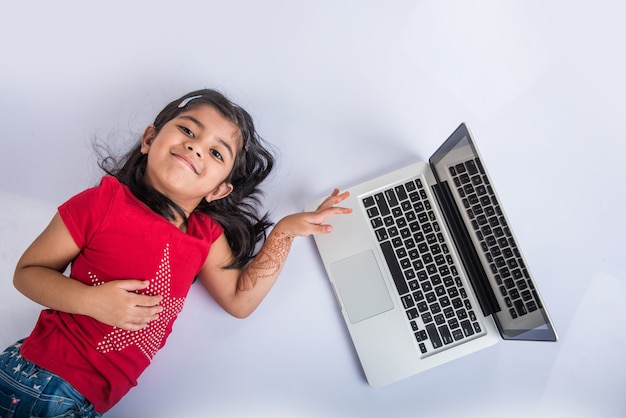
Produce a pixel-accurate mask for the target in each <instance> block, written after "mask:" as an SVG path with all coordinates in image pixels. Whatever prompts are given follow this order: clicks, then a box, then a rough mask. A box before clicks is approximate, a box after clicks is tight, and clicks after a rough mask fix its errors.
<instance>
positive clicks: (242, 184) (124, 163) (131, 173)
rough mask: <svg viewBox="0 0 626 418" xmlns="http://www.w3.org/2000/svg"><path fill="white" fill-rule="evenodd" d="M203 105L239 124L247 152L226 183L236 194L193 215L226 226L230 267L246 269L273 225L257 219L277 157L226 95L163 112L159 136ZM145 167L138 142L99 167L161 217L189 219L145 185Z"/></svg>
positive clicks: (206, 93) (205, 95)
mask: <svg viewBox="0 0 626 418" xmlns="http://www.w3.org/2000/svg"><path fill="white" fill-rule="evenodd" d="M200 105H209V106H212V107H213V108H215V109H216V110H217V111H219V112H220V113H221V114H222V116H224V117H225V118H226V119H228V120H229V121H231V122H232V123H234V124H236V125H237V126H238V127H239V131H240V133H241V139H242V143H243V149H242V150H241V151H240V152H237V154H236V159H235V164H234V166H233V169H232V171H231V173H230V176H229V178H228V179H227V180H226V181H227V182H229V183H230V184H232V185H233V191H232V192H231V193H230V194H229V195H228V196H226V197H225V198H222V199H218V200H215V201H213V202H207V201H206V200H204V199H203V200H202V202H200V204H199V205H198V206H197V207H196V209H195V211H200V212H204V213H206V214H208V215H210V216H211V217H212V218H213V219H215V220H216V221H217V222H219V223H220V224H221V225H222V227H223V228H224V235H225V236H226V239H227V240H228V243H229V245H230V247H231V250H232V252H233V255H234V260H233V262H232V264H231V265H230V266H228V267H229V268H242V267H244V266H245V265H246V264H247V263H248V262H249V261H250V260H251V259H252V258H253V257H254V255H255V253H256V247H257V244H258V243H259V242H260V241H261V240H264V239H265V237H266V233H267V229H268V228H269V227H270V226H271V225H272V222H270V221H269V218H268V214H267V213H265V214H263V215H261V214H259V212H258V209H257V206H258V205H260V200H259V196H260V194H261V191H260V189H259V184H260V183H261V182H262V181H263V180H265V178H266V177H267V176H268V175H269V174H270V172H271V170H272V168H273V166H274V156H273V154H272V152H271V151H270V149H269V145H268V144H266V143H264V141H263V139H262V138H261V137H260V136H259V134H258V133H257V132H256V130H255V128H254V123H253V121H252V117H251V116H250V114H249V113H248V112H246V111H245V110H244V109H243V108H241V107H239V106H238V105H236V104H235V103H233V102H231V101H230V100H228V99H227V98H226V97H225V96H224V95H223V94H222V93H220V92H218V91H215V90H210V89H204V90H197V91H193V92H191V93H188V94H186V95H184V96H182V97H181V98H179V99H176V100H174V101H172V102H170V103H169V104H168V105H167V106H165V108H163V110H162V111H161V112H160V113H159V114H158V115H157V117H156V118H155V120H154V128H155V134H158V133H159V131H160V130H161V128H162V127H163V125H165V124H166V123H167V122H169V121H170V120H172V119H173V118H175V117H176V116H178V115H179V114H180V113H182V112H185V111H188V110H190V109H193V108H194V107H196V106H200ZM147 161H148V159H147V155H145V154H142V153H141V142H139V143H138V144H137V145H136V146H134V147H133V148H132V149H131V150H130V151H129V152H128V153H126V155H124V156H123V157H122V158H121V159H119V160H118V159H117V158H115V157H113V156H111V155H107V156H102V155H101V157H100V159H99V162H98V165H99V166H100V168H101V169H102V170H104V171H105V172H106V173H107V174H109V175H112V176H114V177H116V178H117V179H118V180H119V182H120V183H122V184H125V185H127V186H128V187H129V189H130V190H131V192H132V193H133V194H134V195H135V196H137V198H138V199H139V200H141V201H142V202H143V203H145V204H146V205H147V206H148V207H149V208H150V209H152V210H153V211H155V212H156V213H158V214H159V215H161V216H163V217H165V218H166V219H168V220H172V219H175V213H178V214H180V215H181V216H182V218H183V219H186V215H185V213H184V211H183V210H182V208H180V207H179V206H178V205H177V204H176V203H174V202H173V201H172V200H170V199H169V198H168V197H166V196H165V195H163V194H162V193H160V192H158V191H157V190H155V189H154V188H152V187H151V186H150V185H149V184H148V183H147V182H146V180H145V176H144V174H145V170H146V164H147Z"/></svg>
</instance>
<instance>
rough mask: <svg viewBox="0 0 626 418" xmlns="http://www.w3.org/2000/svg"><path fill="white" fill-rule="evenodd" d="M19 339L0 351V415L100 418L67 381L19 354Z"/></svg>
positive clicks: (19, 417)
mask: <svg viewBox="0 0 626 418" xmlns="http://www.w3.org/2000/svg"><path fill="white" fill-rule="evenodd" d="M21 345H22V342H21V341H18V342H17V343H15V344H14V345H12V346H11V347H9V348H7V349H6V350H5V351H4V352H3V353H2V354H0V417H2V418H22V417H24V418H31V417H75V418H80V417H87V418H92V417H100V416H101V415H100V414H99V413H97V412H96V411H94V410H93V405H92V404H91V403H90V402H89V401H87V400H86V399H85V398H84V397H83V396H82V395H81V394H80V393H79V392H78V391H77V390H76V389H74V388H73V387H72V386H71V385H70V384H69V383H67V382H66V381H65V380H63V379H61V378H60V377H59V376H57V375H56V374H54V373H51V372H49V371H47V370H45V369H42V368H41V367H39V366H37V365H36V364H34V363H32V362H31V361H28V360H26V359H25V358H24V357H22V356H21V355H20V346H21Z"/></svg>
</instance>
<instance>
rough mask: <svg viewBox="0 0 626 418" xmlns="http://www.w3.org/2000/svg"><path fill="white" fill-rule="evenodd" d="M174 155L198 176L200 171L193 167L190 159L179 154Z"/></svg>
mask: <svg viewBox="0 0 626 418" xmlns="http://www.w3.org/2000/svg"><path fill="white" fill-rule="evenodd" d="M172 155H173V156H174V157H176V158H177V159H179V160H180V161H182V162H183V163H184V164H185V165H186V166H187V167H189V169H190V170H191V171H193V172H194V173H195V174H198V170H196V166H195V165H193V162H192V161H191V160H190V159H188V158H187V157H185V156H184V155H179V154H172Z"/></svg>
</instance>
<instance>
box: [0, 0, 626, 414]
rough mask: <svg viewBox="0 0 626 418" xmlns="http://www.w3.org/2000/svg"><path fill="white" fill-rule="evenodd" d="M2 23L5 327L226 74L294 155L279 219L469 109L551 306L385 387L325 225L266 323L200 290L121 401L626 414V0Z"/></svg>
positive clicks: (225, 5) (17, 7) (201, 12)
mask: <svg viewBox="0 0 626 418" xmlns="http://www.w3.org/2000/svg"><path fill="white" fill-rule="evenodd" d="M3 10H4V12H3V17H2V19H1V20H2V23H1V24H0V39H1V41H0V45H1V49H0V50H1V51H2V56H3V58H2V62H3V64H2V65H1V66H0V75H1V76H2V77H0V93H1V94H0V121H1V128H2V134H1V140H0V141H1V144H2V164H0V198H1V201H2V205H0V236H1V237H2V240H1V241H0V242H1V244H0V274H1V276H0V277H1V280H0V318H1V319H0V323H1V324H2V326H0V345H2V346H3V347H4V346H6V345H8V344H9V343H11V342H13V341H15V340H16V339H18V338H21V337H24V336H25V335H27V334H28V333H29V332H30V330H31V328H32V325H33V324H34V321H35V319H36V317H37V315H38V312H39V310H40V307H38V306H37V305H35V304H34V303H32V302H30V301H28V300H26V299H25V298H24V297H22V296H21V295H20V294H19V293H18V292H17V291H16V290H15V289H14V288H13V286H12V284H11V278H12V272H13V268H14V266H15V263H16V261H17V259H18V257H19V255H20V254H21V252H22V251H23V250H24V248H25V247H26V246H27V245H28V244H29V243H30V241H32V239H34V238H35V237H36V235H37V234H38V233H39V232H40V231H41V229H42V228H43V227H44V226H45V225H46V224H47V222H48V221H49V219H50V218H51V217H52V215H53V214H54V211H55V208H56V206H57V205H59V204H60V203H62V202H63V201H64V200H66V199H67V198H69V197H70V196H71V195H73V194H75V193H77V192H78V191H80V190H82V189H83V188H85V187H88V186H90V185H93V184H94V183H95V182H96V181H97V179H98V177H99V175H100V173H99V172H98V169H97V167H96V165H95V154H94V151H93V148H92V141H93V139H94V138H99V139H101V140H104V141H113V143H114V144H117V145H120V144H121V146H122V145H123V143H124V141H125V140H126V139H129V138H134V135H135V134H137V133H139V132H141V131H142V129H143V128H144V126H145V125H147V124H148V123H150V122H151V119H152V118H153V117H154V115H155V112H157V111H158V110H160V108H161V107H162V106H163V105H164V104H165V103H166V102H167V101H169V100H170V99H173V98H175V97H178V96H179V95H181V94H183V93H185V92H187V91H191V90H193V89H196V88H201V87H215V88H218V89H221V90H222V91H224V92H225V93H226V94H227V95H228V96H230V97H231V98H232V99H233V100H234V101H236V102H238V103H239V104H241V105H242V106H244V107H245V108H247V109H248V110H249V111H250V112H251V113H252V114H253V116H254V117H255V120H256V123H257V126H258V129H259V131H260V132H261V134H262V135H263V136H264V137H265V138H266V139H267V140H268V141H270V142H272V143H273V144H275V145H276V147H277V148H278V149H280V157H279V166H278V169H277V171H276V173H275V175H273V177H272V178H271V179H270V181H269V182H268V184H267V186H266V191H267V198H266V204H267V208H268V209H271V210H272V211H273V214H274V217H275V218H279V217H281V216H283V215H285V214H288V213H291V212H294V211H300V210H301V209H302V207H303V206H304V205H305V204H306V203H308V202H309V201H310V200H312V199H314V198H317V197H319V196H322V195H324V194H326V193H328V192H329V191H331V190H332V188H333V187H347V186H349V185H351V184H354V183H357V182H359V181H360V180H363V179H364V178H366V177H369V176H371V175H374V174H381V173H383V172H385V171H388V170H390V169H392V168H394V167H396V166H400V165H404V164H407V163H409V162H412V161H414V160H417V159H425V158H428V156H429V155H430V154H431V153H432V152H433V151H434V150H435V149H436V147H437V146H438V144H439V143H440V141H442V140H443V139H445V138H446V137H447V135H448V134H449V133H451V132H452V131H453V130H454V128H456V126H457V125H458V124H459V123H460V122H461V121H465V122H467V123H468V125H469V126H470V128H471V129H472V132H473V134H474V136H475V137H476V140H477V142H478V145H479V147H480V150H481V152H482V155H483V158H484V160H485V161H486V163H487V164H488V166H489V169H490V172H491V175H492V177H493V179H494V183H495V184H496V186H497V188H498V191H499V194H500V197H501V198H502V201H503V202H504V205H505V207H506V210H507V213H508V215H509V218H510V220H511V223H512V225H513V227H514V228H515V230H516V233H517V235H518V238H519V240H520V241H521V244H522V246H523V248H524V252H525V255H526V257H527V259H528V260H529V263H530V265H531V268H532V270H533V272H534V275H535V277H536V280H537V282H538V286H539V288H540V290H541V292H542V295H543V297H544V300H545V303H546V305H547V307H548V309H549V311H550V314H551V316H552V318H553V320H554V321H555V324H556V327H557V330H558V332H559V336H560V340H559V342H557V343H556V344H543V343H514V342H502V343H500V344H497V345H496V346H494V347H492V348H490V349H488V350H484V351H482V352H480V353H478V354H475V355H472V356H469V357H466V358H463V359H461V360H457V361H454V362H452V363H449V364H447V365H445V366H441V367H438V368H436V369H433V370H430V371H428V372H426V373H423V374H421V375H419V376H416V377H413V378H410V379H408V380H405V381H402V382H400V383H397V384H394V385H391V386H388V387H386V388H383V389H377V390H375V389H371V388H370V387H369V386H368V385H367V384H366V382H365V380H364V377H363V374H362V372H361V369H360V366H359V364H358V360H357V358H356V356H355V353H354V351H353V348H352V346H351V344H350V340H349V337H348V335H347V333H346V331H345V327H344V325H343V322H342V320H341V316H340V313H339V311H338V308H337V305H336V303H335V300H334V296H333V294H332V291H331V288H330V287H329V284H328V281H327V278H326V276H325V274H324V271H323V269H322V265H321V263H320V260H319V258H318V255H317V253H316V250H315V247H314V245H313V241H312V239H300V240H298V241H297V242H296V244H295V245H294V247H293V250H292V254H291V255H290V259H289V260H288V263H287V265H286V266H285V269H284V272H283V275H282V277H281V279H280V280H279V282H278V284H277V285H276V287H275V289H274V290H273V291H272V293H271V294H270V295H269V296H268V298H267V300H266V301H265V303H264V304H263V305H262V306H261V307H260V308H259V310H258V311H257V312H256V313H255V314H254V315H253V316H252V317H251V318H249V319H247V320H244V321H241V320H236V319H233V318H230V317H228V316H227V315H226V314H225V313H223V312H222V311H220V309H219V308H218V307H217V306H216V304H215V303H214V302H213V301H212V300H210V299H209V297H208V296H206V295H205V294H204V293H203V292H202V289H200V288H199V287H194V288H193V289H192V291H191V294H190V297H189V299H188V301H187V304H186V308H185V311H184V312H183V314H182V315H181V317H180V319H179V321H178V322H177V323H176V326H175V328H174V333H173V334H172V336H171V337H170V340H169V341H168V345H167V347H166V348H165V349H164V350H163V351H161V352H160V353H159V354H158V355H157V356H156V358H155V360H154V362H153V365H152V366H151V367H150V368H149V369H148V370H147V371H146V372H145V373H144V375H143V376H142V377H141V378H140V383H139V386H138V387H137V388H135V389H133V390H132V391H131V392H130V394H129V395H128V396H127V397H126V398H125V399H124V400H122V402H121V403H119V404H118V405H117V406H116V407H114V408H113V409H112V410H111V411H110V413H109V414H107V416H109V417H169V416H176V417H178V416H185V417H206V416H214V417H241V416H250V417H266V416H267V417H277V416H284V417H356V416H358V417H390V416H394V415H395V416H401V417H413V416H434V417H437V416H461V415H462V416H469V417H485V416H486V417H499V416H510V417H522V416H524V417H525V416H531V415H532V416H537V417H546V416H569V417H623V416H626V400H625V399H626V398H625V397H624V391H625V389H626V363H625V362H624V360H623V353H624V351H625V350H626V337H624V332H623V324H624V317H625V316H626V315H625V313H626V308H624V306H625V305H624V298H625V297H626V289H625V284H624V283H625V280H626V263H625V262H624V257H623V251H624V248H626V245H625V244H626V242H625V241H626V239H625V237H626V234H625V232H626V222H625V221H624V217H623V211H624V207H626V205H625V203H626V202H625V197H624V196H625V194H624V186H623V185H622V181H621V180H622V179H623V178H624V176H625V175H626V169H625V168H624V167H625V165H624V163H623V158H624V157H625V154H626V153H625V151H626V145H624V143H625V141H624V124H623V121H624V120H625V118H626V105H625V104H624V103H625V99H624V98H625V97H626V82H625V81H624V74H626V59H625V58H624V53H623V50H624V39H626V29H625V26H624V25H623V16H624V15H625V12H626V7H625V6H624V5H623V3H622V2H619V1H617V0H615V1H602V0H601V1H593V2H592V1H580V0H575V1H551V2H540V1H522V0H520V1H496V0H493V1H462V0H458V1H439V2H435V1H408V0H391V1H385V2H380V1H373V0H367V1H362V0H361V1H357V0H344V1H328V0H318V1H315V2H295V1H292V2H288V1H278V0H272V1H265V2H258V1H246V0H239V1H234V2H218V1H191V0H190V1H179V2H167V3H166V2H162V1H145V0H141V1H134V2H121V1H112V2H111V1H110V2H104V3H102V4H101V5H92V4H86V3H84V2H79V1H60V2H52V3H44V2H42V4H37V5H33V4H32V3H30V2H21V3H20V2H13V3H12V4H11V5H10V6H5V7H4V8H3Z"/></svg>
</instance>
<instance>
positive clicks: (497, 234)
mask: <svg viewBox="0 0 626 418" xmlns="http://www.w3.org/2000/svg"><path fill="white" fill-rule="evenodd" d="M450 174H451V175H452V178H453V181H454V185H455V187H456V189H457V191H458V193H459V196H460V197H461V199H462V201H463V206H464V209H465V211H466V214H467V216H468V217H469V219H470V221H471V226H472V229H473V232H474V233H475V234H476V238H477V239H478V241H479V242H480V248H481V250H482V252H483V255H484V257H485V259H486V260H487V262H488V264H489V271H488V272H487V273H488V274H489V272H490V273H491V275H492V277H493V279H494V281H495V282H496V283H497V285H498V290H499V293H500V296H501V300H502V301H503V302H504V304H505V306H506V308H507V309H508V312H509V315H510V316H511V318H512V319H517V318H519V317H523V316H524V315H527V314H529V313H531V312H533V311H536V310H537V309H539V308H542V306H541V302H540V299H539V297H538V295H537V292H536V290H535V287H534V285H533V282H532V280H531V278H530V275H529V273H528V269H527V268H526V265H525V263H524V260H523V259H522V255H521V253H520V251H519V249H518V246H517V243H516V242H515V239H514V238H513V235H512V234H511V230H510V229H509V227H508V225H507V222H506V219H505V218H504V216H503V213H502V210H501V209H500V204H499V203H498V200H497V198H496V195H495V193H494V192H493V189H492V187H491V185H490V183H489V179H488V178H487V176H486V174H485V171H484V169H483V167H482V164H481V163H480V160H479V159H478V158H476V159H475V160H469V161H466V162H463V163H460V164H457V165H456V166H454V167H450Z"/></svg>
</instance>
